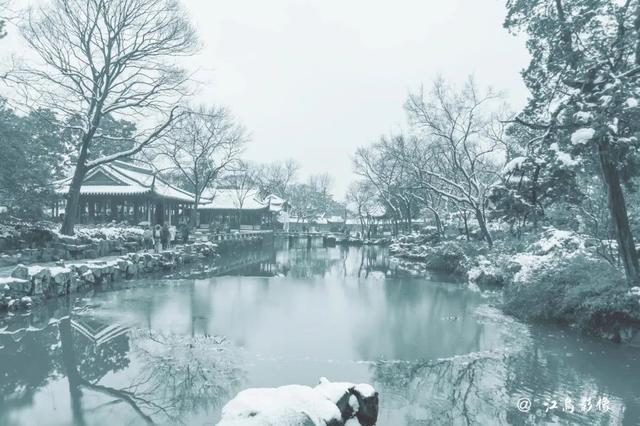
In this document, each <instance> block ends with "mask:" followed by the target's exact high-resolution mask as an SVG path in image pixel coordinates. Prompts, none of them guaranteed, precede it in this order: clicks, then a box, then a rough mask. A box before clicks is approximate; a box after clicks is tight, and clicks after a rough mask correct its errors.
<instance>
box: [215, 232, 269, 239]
mask: <svg viewBox="0 0 640 426" xmlns="http://www.w3.org/2000/svg"><path fill="white" fill-rule="evenodd" d="M272 232H273V231H252V232H222V233H214V234H208V239H209V241H226V240H248V239H251V238H256V237H265V236H266V234H271V233H272Z"/></svg>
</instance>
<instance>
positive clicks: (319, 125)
mask: <svg viewBox="0 0 640 426" xmlns="http://www.w3.org/2000/svg"><path fill="white" fill-rule="evenodd" d="M184 3H185V4H186V5H187V7H188V9H189V11H190V13H191V14H192V19H193V21H194V23H195V25H196V27H197V29H198V32H199V34H200V35H201V38H202V42H203V44H204V46H203V50H202V53H201V54H200V55H199V56H198V58H197V59H196V63H197V64H198V66H199V67H200V72H199V74H198V75H199V79H200V80H202V81H203V83H205V84H204V85H203V87H204V89H203V91H202V93H201V96H202V99H203V100H205V101H211V102H222V103H225V104H228V105H229V106H230V107H231V108H232V110H233V111H234V112H235V114H236V115H237V116H238V117H239V118H240V119H241V120H242V122H243V123H244V124H245V125H246V126H247V128H248V129H249V130H250V132H251V134H252V142H251V144H250V145H249V147H248V149H247V152H246V156H247V157H248V158H249V159H251V160H256V161H270V160H277V159H282V158H286V157H292V158H294V159H296V160H297V161H298V162H299V163H300V165H301V166H302V170H301V172H302V173H301V174H302V175H306V174H309V173H318V172H324V171H327V172H329V173H330V174H331V175H332V176H333V177H334V180H335V185H334V192H335V194H336V195H337V196H339V197H340V196H342V195H343V194H344V191H345V189H346V187H347V186H348V184H349V182H350V181H351V180H353V179H354V176H353V174H352V165H351V156H352V154H353V152H354V151H355V149H356V148H357V147H358V146H361V145H365V144H368V143H370V142H372V141H374V140H376V139H377V138H378V137H379V136H380V135H381V134H383V133H389V132H390V131H393V130H394V129H398V128H399V126H401V125H402V124H403V123H404V122H405V115H404V111H403V109H402V104H403V103H404V100H405V98H406V96H407V93H408V92H409V90H412V89H415V88H417V87H419V86H420V84H422V83H424V84H425V85H427V84H429V82H430V81H431V80H432V79H433V78H434V77H435V76H437V75H438V74H440V75H442V76H443V77H445V78H446V79H448V80H451V81H453V82H460V81H462V80H464V78H465V77H466V76H467V75H469V74H471V73H473V74H474V75H475V76H476V79H477V81H478V83H480V84H483V85H492V86H494V87H496V88H500V89H504V90H506V91H507V92H508V98H509V101H510V103H511V104H513V105H514V106H515V107H519V106H521V105H522V104H523V103H524V100H525V99H526V90H525V88H524V87H523V85H522V82H521V79H520V74H519V72H520V70H521V69H522V68H523V67H524V66H525V65H526V63H527V61H528V55H527V52H526V50H525V47H524V42H523V40H522V39H518V38H515V37H514V36H512V35H510V34H509V33H507V31H506V30H504V29H503V28H502V22H503V19H504V14H505V6H504V3H505V1H504V0H394V1H389V0H387V1H378V0H366V1H365V0H357V1H354V0H270V1H263V0H255V1H249V0H185V2H184Z"/></svg>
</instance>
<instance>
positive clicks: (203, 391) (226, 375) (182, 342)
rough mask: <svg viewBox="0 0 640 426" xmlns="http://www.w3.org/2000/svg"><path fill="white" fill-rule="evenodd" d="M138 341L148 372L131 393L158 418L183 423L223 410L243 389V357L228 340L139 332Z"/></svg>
mask: <svg viewBox="0 0 640 426" xmlns="http://www.w3.org/2000/svg"><path fill="white" fill-rule="evenodd" d="M132 341H133V354H134V355H135V357H136V358H137V359H138V360H139V362H140V363H141V365H142V368H141V369H140V371H139V373H138V375H137V377H136V379H135V380H133V381H132V383H131V384H130V385H129V386H128V387H127V388H126V391H127V392H130V393H131V394H132V395H135V397H136V398H137V401H138V402H139V403H140V404H141V405H142V406H145V407H146V408H148V410H149V412H150V413H151V414H152V415H156V414H161V415H162V416H164V417H165V418H166V420H169V421H171V422H172V423H178V422H181V421H182V418H183V416H184V414H186V413H192V412H194V411H198V410H203V409H204V410H207V409H209V408H211V407H214V406H218V405H219V404H220V403H221V402H222V401H224V400H226V399H228V398H229V397H230V396H231V395H232V394H234V393H235V392H236V391H237V389H238V388H239V386H240V385H241V382H242V377H243V372H242V370H241V369H240V368H239V367H238V364H237V354H236V353H234V351H232V349H231V348H230V347H229V346H227V344H226V342H225V341H224V339H221V338H216V337H212V336H196V337H186V336H182V335H174V334H171V335H163V334H159V333H155V332H152V331H139V332H134V338H133V340H132Z"/></svg>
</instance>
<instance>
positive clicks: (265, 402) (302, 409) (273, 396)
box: [218, 385, 344, 426]
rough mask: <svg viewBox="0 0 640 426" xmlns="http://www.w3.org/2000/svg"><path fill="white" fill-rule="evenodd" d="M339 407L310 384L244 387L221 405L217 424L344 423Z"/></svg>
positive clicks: (335, 425) (292, 425)
mask: <svg viewBox="0 0 640 426" xmlns="http://www.w3.org/2000/svg"><path fill="white" fill-rule="evenodd" d="M343 424H344V422H343V421H342V418H341V415H340V411H339V410H338V407H337V406H336V405H335V404H334V403H332V402H331V401H329V400H328V399H326V398H324V397H323V396H322V395H321V394H319V393H318V392H316V391H315V390H313V388H311V387H309V386H301V385H289V386H281V387H278V388H253V389H247V390H244V391H242V392H240V393H238V395H236V397H235V398H233V399H232V400H231V401H229V402H228V403H227V404H226V405H225V406H224V407H223V408H222V419H221V420H220V422H219V423H218V426H225V425H226V426H230V425H246V426H251V425H254V426H258V425H280V426H296V425H331V426H340V425H343Z"/></svg>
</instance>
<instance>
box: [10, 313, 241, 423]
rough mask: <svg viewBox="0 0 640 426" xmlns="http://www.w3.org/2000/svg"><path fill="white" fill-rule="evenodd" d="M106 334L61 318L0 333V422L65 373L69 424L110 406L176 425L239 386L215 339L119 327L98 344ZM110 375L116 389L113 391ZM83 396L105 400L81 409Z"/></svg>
mask: <svg viewBox="0 0 640 426" xmlns="http://www.w3.org/2000/svg"><path fill="white" fill-rule="evenodd" d="M67 312H68V311H67ZM79 327H80V328H82V332H79V331H78V330H79ZM110 329H111V328H110V327H107V326H106V325H105V324H101V322H100V321H96V320H94V319H93V318H91V319H90V318H89V317H86V316H79V317H78V316H75V315H74V317H73V318H72V317H71V316H69V315H66V316H64V317H62V319H60V320H57V321H51V323H50V324H49V325H48V326H45V327H44V328H42V329H36V328H32V327H29V328H26V327H25V328H19V329H17V330H16V331H15V332H4V333H0V424H9V422H10V417H9V414H10V413H11V412H12V411H13V410H15V409H17V408H19V407H24V406H28V405H29V404H32V403H33V400H34V395H35V394H36V393H37V392H38V391H39V390H40V389H41V388H43V387H45V386H47V385H48V384H49V382H52V381H55V380H58V379H59V378H61V377H65V376H66V379H67V381H68V389H69V397H70V405H71V407H70V409H71V414H72V417H73V423H74V424H76V425H84V424H87V423H94V421H93V420H92V421H89V417H94V416H105V415H106V416H108V415H109V413H108V412H103V413H100V410H102V409H106V408H109V407H111V406H113V405H114V404H124V405H126V406H127V407H129V409H130V410H131V411H130V412H129V413H135V414H126V415H125V416H126V417H128V416H130V415H135V418H137V422H140V421H142V422H145V423H149V424H151V423H156V422H160V423H169V424H177V423H181V422H182V421H183V420H182V419H183V418H186V417H185V415H187V414H191V413H193V412H194V411H197V410H200V409H202V410H205V409H208V408H210V407H212V406H217V405H219V404H220V403H221V402H222V401H223V400H225V399H226V398H228V397H229V396H230V395H231V394H232V393H234V392H235V391H236V390H237V387H238V386H239V381H240V380H241V378H242V372H241V371H240V370H239V368H238V367H237V365H238V363H237V361H236V359H237V357H236V354H234V353H232V350H231V348H230V347H229V346H227V344H226V342H224V341H223V340H221V339H218V338H214V337H207V336H200V337H198V336H196V337H189V336H178V335H168V336H165V335H160V334H157V333H154V332H153V331H148V330H145V331H131V330H129V331H128V332H125V330H124V329H123V331H122V332H114V333H113V334H112V335H109V336H107V337H106V338H104V339H103V338H102V336H105V333H101V332H102V331H105V330H110ZM92 332H95V333H96V334H95V336H94V335H92ZM94 337H100V338H99V339H94ZM125 369H126V375H122V376H118V377H116V376H114V375H113V374H111V375H109V380H110V382H109V383H106V382H105V380H104V379H105V377H106V376H107V375H108V373H117V372H120V371H124V370H125ZM122 377H125V380H126V382H124V383H122ZM114 378H115V382H116V383H120V385H119V386H112V382H111V381H112V380H114ZM89 392H90V393H93V394H98V395H101V396H102V397H101V399H102V398H104V403H102V404H100V405H98V406H97V407H91V408H90V409H88V408H87V407H85V406H84V404H83V397H84V396H85V395H86V394H87V393H89ZM121 413H122V411H118V415H121ZM99 418H102V417H99ZM137 422H136V423H137Z"/></svg>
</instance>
